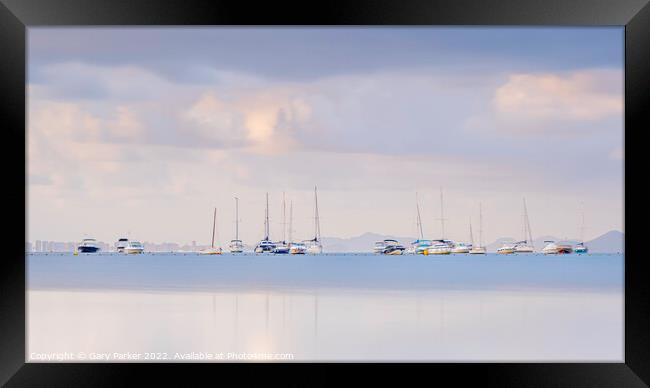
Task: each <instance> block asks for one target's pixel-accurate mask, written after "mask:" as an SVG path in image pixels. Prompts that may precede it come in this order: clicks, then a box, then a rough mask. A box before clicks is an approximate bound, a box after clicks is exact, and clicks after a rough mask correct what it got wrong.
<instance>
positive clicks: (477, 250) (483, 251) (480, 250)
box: [469, 203, 487, 255]
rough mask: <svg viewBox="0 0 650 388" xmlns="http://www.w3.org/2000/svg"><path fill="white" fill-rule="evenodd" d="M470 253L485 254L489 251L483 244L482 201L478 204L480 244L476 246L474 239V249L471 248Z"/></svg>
mask: <svg viewBox="0 0 650 388" xmlns="http://www.w3.org/2000/svg"><path fill="white" fill-rule="evenodd" d="M470 225H471V223H470ZM469 253H471V254H475V255H477V254H478V255H484V254H486V253H487V249H485V247H484V246H483V211H482V209H481V204H480V203H479V204H478V246H474V240H472V249H470V250H469Z"/></svg>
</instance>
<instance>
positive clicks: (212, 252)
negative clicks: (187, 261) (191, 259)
mask: <svg viewBox="0 0 650 388" xmlns="http://www.w3.org/2000/svg"><path fill="white" fill-rule="evenodd" d="M199 254H201V255H220V254H221V248H208V249H204V250H202V251H199Z"/></svg>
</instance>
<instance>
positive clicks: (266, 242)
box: [254, 193, 275, 253]
mask: <svg viewBox="0 0 650 388" xmlns="http://www.w3.org/2000/svg"><path fill="white" fill-rule="evenodd" d="M274 249H275V243H274V242H273V241H271V240H270V239H269V193H266V210H265V212H264V238H263V239H262V241H260V242H259V243H258V244H257V246H255V250H254V252H255V253H271V252H273V250H274Z"/></svg>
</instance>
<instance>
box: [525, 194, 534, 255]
mask: <svg viewBox="0 0 650 388" xmlns="http://www.w3.org/2000/svg"><path fill="white" fill-rule="evenodd" d="M524 223H525V224H524V228H525V229H526V231H527V232H528V235H526V236H524V238H526V239H528V243H529V244H530V246H531V247H533V248H534V245H533V233H532V232H531V230H530V220H529V219H528V209H526V198H524Z"/></svg>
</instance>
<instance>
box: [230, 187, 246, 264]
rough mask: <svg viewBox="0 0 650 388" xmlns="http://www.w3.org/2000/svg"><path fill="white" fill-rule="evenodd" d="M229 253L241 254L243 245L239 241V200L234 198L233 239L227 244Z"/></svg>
mask: <svg viewBox="0 0 650 388" xmlns="http://www.w3.org/2000/svg"><path fill="white" fill-rule="evenodd" d="M228 249H229V250H230V253H242V252H243V251H244V243H243V242H242V241H241V240H240V239H239V198H237V197H235V239H234V240H230V244H228Z"/></svg>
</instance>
